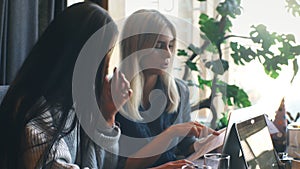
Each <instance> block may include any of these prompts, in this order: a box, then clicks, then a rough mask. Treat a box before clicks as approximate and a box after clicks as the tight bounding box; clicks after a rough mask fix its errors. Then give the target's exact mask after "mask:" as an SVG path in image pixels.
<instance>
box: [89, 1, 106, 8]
mask: <svg viewBox="0 0 300 169" xmlns="http://www.w3.org/2000/svg"><path fill="white" fill-rule="evenodd" d="M85 1H91V2H94V3H96V4H98V5H99V6H101V7H102V8H104V9H106V10H108V0H85Z"/></svg>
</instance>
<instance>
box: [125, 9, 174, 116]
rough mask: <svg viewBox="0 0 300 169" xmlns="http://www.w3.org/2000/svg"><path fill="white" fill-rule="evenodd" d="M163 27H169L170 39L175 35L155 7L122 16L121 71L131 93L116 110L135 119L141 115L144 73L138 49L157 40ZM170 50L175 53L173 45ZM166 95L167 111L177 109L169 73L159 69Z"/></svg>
mask: <svg viewBox="0 0 300 169" xmlns="http://www.w3.org/2000/svg"><path fill="white" fill-rule="evenodd" d="M164 29H170V30H171V32H172V35H173V37H174V39H176V31H175V27H174V26H173V24H172V23H171V22H170V21H169V20H168V19H167V18H166V17H165V16H164V15H162V14H161V13H160V12H158V11H156V10H145V9H143V10H139V11H136V12H135V13H133V14H132V15H131V16H129V18H128V19H127V20H126V23H125V25H124V28H123V31H122V35H121V38H122V42H121V47H120V49H121V54H120V57H121V61H122V64H121V71H122V72H124V74H125V76H126V78H127V79H128V80H130V85H131V88H132V89H133V95H132V97H131V99H130V100H129V101H128V102H127V103H126V104H125V105H124V106H123V108H122V109H121V110H120V112H121V113H122V114H123V115H125V116H127V117H129V118H131V119H132V120H135V121H138V120H142V119H143V118H142V117H141V115H140V112H139V107H140V105H141V102H142V99H143V87H144V76H143V72H142V71H141V67H140V63H139V61H140V58H141V56H139V53H138V51H140V50H143V49H150V48H154V47H155V44H156V43H157V40H158V37H159V36H160V35H161V33H160V32H162V30H164ZM172 53H173V54H174V53H175V47H174V48H173V51H172ZM159 77H160V79H161V81H162V83H163V86H164V88H165V89H166V95H167V100H168V102H167V107H166V111H167V112H168V113H173V112H175V111H176V110H177V107H178V105H179V101H180V97H179V93H178V89H177V86H176V83H175V79H174V78H173V76H172V75H171V72H170V74H168V73H163V74H162V75H160V76H159Z"/></svg>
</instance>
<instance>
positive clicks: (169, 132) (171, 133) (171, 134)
mask: <svg viewBox="0 0 300 169" xmlns="http://www.w3.org/2000/svg"><path fill="white" fill-rule="evenodd" d="M166 135H167V137H169V138H170V139H172V138H174V137H175V136H176V133H175V132H174V126H170V127H169V128H167V129H166Z"/></svg>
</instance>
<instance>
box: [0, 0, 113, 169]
mask: <svg viewBox="0 0 300 169" xmlns="http://www.w3.org/2000/svg"><path fill="white" fill-rule="evenodd" d="M111 22H112V19H111V17H110V16H109V15H108V14H107V12H106V11H105V10H104V9H102V8H101V7H99V6H98V5H96V4H93V3H89V2H84V3H78V4H75V5H72V6H71V7H69V8H67V9H66V10H64V11H63V12H62V13H61V14H60V15H59V16H58V17H57V18H55V20H54V21H52V22H51V23H50V25H49V26H48V28H47V29H46V30H45V32H44V33H43V35H42V36H41V37H40V39H39V40H38V42H37V43H36V45H35V46H34V47H33V49H32V50H31V52H30V54H29V55H28V57H27V58H26V60H25V61H24V63H23V65H22V67H21V68H20V70H19V72H18V74H17V76H16V78H15V80H14V81H13V82H12V83H11V85H10V88H9V90H8V92H7V94H6V96H5V97H4V99H3V101H2V104H1V106H0V131H1V132H0V133H1V135H2V136H1V139H0V168H2V169H8V168H13V169H15V168H24V163H23V159H22V155H23V152H24V148H23V147H22V144H23V143H22V137H24V130H25V129H24V128H25V126H26V124H27V123H28V122H30V121H31V120H32V119H34V118H37V117H40V116H41V115H42V114H43V113H45V112H46V111H48V110H55V112H54V115H55V113H57V114H59V115H58V116H57V118H58V123H57V125H53V126H51V127H49V130H51V133H53V136H52V137H51V140H50V142H49V143H47V148H46V151H45V152H44V154H43V155H42V158H43V159H42V162H43V163H45V162H46V159H47V158H48V156H49V153H50V150H51V149H52V147H53V146H54V143H55V141H56V140H58V139H60V138H61V137H63V136H65V135H67V134H68V133H70V132H71V131H72V130H73V129H74V128H75V126H76V123H77V119H76V118H74V119H73V122H72V125H69V126H68V127H66V121H67V120H68V118H69V117H70V113H73V114H74V111H72V109H73V100H72V76H73V70H74V66H75V63H76V59H77V57H78V55H79V52H80V50H81V49H82V47H83V45H84V44H85V42H86V41H87V40H88V39H89V37H91V36H92V34H93V33H95V32H96V31H97V30H98V29H100V28H102V27H103V26H104V25H105V24H107V23H111ZM114 28H115V30H113V31H112V30H110V31H109V32H110V33H111V34H110V36H111V39H109V40H111V41H113V40H114V36H116V34H117V28H116V26H115V27H114ZM112 32H115V33H116V34H113V33H112ZM108 34H109V33H108ZM99 45H101V41H99ZM106 57H109V56H106ZM108 60H109V59H103V61H105V62H108ZM105 64H107V63H105ZM101 65H103V63H101ZM100 69H101V70H100ZM102 69H107V68H106V67H103V66H100V67H99V70H98V72H102V73H106V72H107V70H102ZM98 81H99V80H96V84H101V81H102V80H101V79H100V82H98ZM97 87H99V86H97ZM44 100H46V101H44ZM73 116H74V115H73Z"/></svg>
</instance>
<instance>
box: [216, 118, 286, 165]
mask: <svg viewBox="0 0 300 169" xmlns="http://www.w3.org/2000/svg"><path fill="white" fill-rule="evenodd" d="M266 118H267V117H266V116H265V115H259V116H257V117H254V118H251V119H248V120H245V121H243V122H239V123H233V124H232V127H231V128H230V131H229V132H228V135H227V136H226V140H225V142H224V145H223V149H222V152H223V153H225V154H229V155H230V169H281V168H282V164H281V162H280V160H279V158H278V156H277V153H276V151H275V149H274V146H273V143H272V139H271V136H270V132H269V129H268V125H267V122H266Z"/></svg>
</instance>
